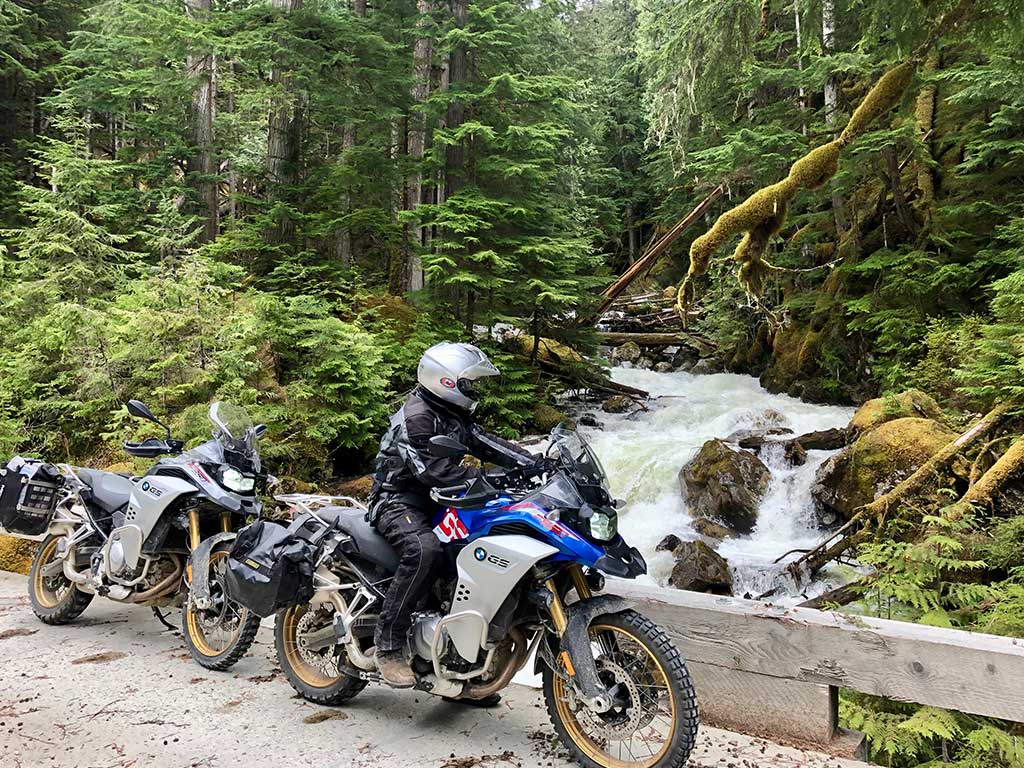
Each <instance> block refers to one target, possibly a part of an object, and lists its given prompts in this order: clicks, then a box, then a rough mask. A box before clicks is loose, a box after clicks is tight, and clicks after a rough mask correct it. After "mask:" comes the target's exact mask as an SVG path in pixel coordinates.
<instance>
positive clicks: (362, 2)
mask: <svg viewBox="0 0 1024 768" xmlns="http://www.w3.org/2000/svg"><path fill="white" fill-rule="evenodd" d="M352 10H353V12H354V13H355V15H356V16H358V17H359V18H365V17H366V0H356V2H355V4H354V6H353V8H352ZM355 145H356V129H355V126H354V125H351V124H350V125H346V126H345V127H344V128H342V130H341V149H342V157H343V158H345V162H348V161H349V159H348V157H347V155H348V154H349V153H350V151H351V150H352V148H353V147H355ZM341 210H342V212H343V213H345V214H346V215H347V214H350V213H352V193H351V191H350V190H349V189H346V190H345V192H344V193H343V194H342V196H341ZM334 238H335V239H334V255H335V258H337V259H338V261H340V262H341V263H342V264H343V265H344V266H346V267H347V266H349V265H351V264H352V230H351V229H350V227H349V225H348V222H345V223H344V224H342V225H341V226H340V227H338V230H337V232H336V233H335V236H334Z"/></svg>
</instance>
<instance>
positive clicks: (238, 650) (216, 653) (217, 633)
mask: <svg viewBox="0 0 1024 768" xmlns="http://www.w3.org/2000/svg"><path fill="white" fill-rule="evenodd" d="M227 560H228V553H227V550H225V549H220V550H216V551H214V552H211V553H210V575H209V580H210V599H211V601H212V605H211V607H210V608H208V609H205V610H203V609H200V608H198V607H197V606H196V605H195V603H194V602H193V601H192V599H191V597H190V596H189V595H188V594H186V595H185V599H184V602H183V603H182V606H181V633H182V636H183V637H184V638H185V645H186V646H187V647H188V652H189V653H190V654H192V658H193V659H195V660H196V661H197V662H199V664H200V665H201V666H203V667H206V668H207V669H212V670H216V671H223V670H225V669H228V668H229V667H231V666H233V665H234V664H235V662H237V661H238V660H239V659H240V658H242V657H243V656H245V654H246V652H247V651H248V650H249V646H251V645H252V641H253V640H254V639H255V638H256V631H257V630H258V629H259V628H260V617H259V616H257V615H256V614H254V613H251V612H250V611H249V610H248V609H247V608H244V607H243V606H241V605H239V604H238V603H236V602H234V601H233V600H229V599H228V598H227V596H226V593H225V590H224V569H225V567H226V566H227Z"/></svg>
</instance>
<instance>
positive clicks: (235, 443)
mask: <svg viewBox="0 0 1024 768" xmlns="http://www.w3.org/2000/svg"><path fill="white" fill-rule="evenodd" d="M208 416H209V418H210V423H212V424H213V437H214V439H215V440H216V441H217V442H218V443H219V444H220V446H221V448H223V450H224V461H225V462H226V463H228V464H231V465H233V466H235V467H237V468H238V469H240V470H242V471H243V472H250V471H251V472H259V471H260V454H259V450H258V449H257V447H256V430H255V427H254V426H253V423H252V419H251V418H250V417H249V412H248V411H247V410H245V408H243V407H242V406H240V405H232V404H231V403H225V402H219V401H218V402H216V403H214V404H213V405H211V406H210V412H209V414H208Z"/></svg>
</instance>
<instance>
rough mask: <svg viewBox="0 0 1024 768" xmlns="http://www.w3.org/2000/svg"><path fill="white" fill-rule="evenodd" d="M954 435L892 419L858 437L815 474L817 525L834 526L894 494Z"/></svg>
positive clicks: (921, 422) (928, 423) (929, 423)
mask: <svg viewBox="0 0 1024 768" xmlns="http://www.w3.org/2000/svg"><path fill="white" fill-rule="evenodd" d="M954 439H956V433H955V432H953V431H951V430H949V429H947V428H946V427H945V426H943V425H942V424H939V423H938V422H936V421H933V420H931V419H922V418H916V417H906V418H902V419H894V420H893V421H887V422H885V423H884V424H881V425H880V426H878V427H876V428H875V429H872V430H871V431H869V432H866V433H864V434H862V435H861V436H860V437H859V438H857V440H856V442H854V443H853V445H850V446H848V447H847V448H844V449H843V450H842V451H840V452H839V453H837V454H835V455H834V456H832V457H830V458H829V459H828V460H827V461H826V462H825V463H824V464H822V465H821V467H820V468H819V469H818V474H817V476H816V478H815V481H814V486H813V487H812V488H811V496H812V497H813V498H814V501H815V504H816V505H817V507H818V514H819V517H820V519H821V521H822V522H823V523H824V524H826V525H832V524H834V523H837V522H840V521H842V520H848V519H849V518H850V517H851V516H852V515H853V513H854V511H855V510H856V509H857V508H858V507H861V506H863V505H864V504H868V503H870V502H872V501H874V500H875V499H877V498H878V497H879V496H881V495H882V494H883V493H887V492H888V491H890V490H892V489H893V488H894V487H895V486H896V485H897V484H898V483H900V482H901V481H902V480H904V479H906V478H907V477H909V476H910V475H911V474H912V473H913V472H914V471H915V470H917V469H918V468H919V467H920V466H921V465H922V464H924V463H925V462H926V461H927V460H928V459H930V458H931V457H932V456H934V455H935V454H936V453H938V452H939V451H940V450H941V449H942V448H944V447H945V446H946V445H947V444H948V443H949V442H950V441H951V440H954Z"/></svg>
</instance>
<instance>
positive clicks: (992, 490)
mask: <svg viewBox="0 0 1024 768" xmlns="http://www.w3.org/2000/svg"><path fill="white" fill-rule="evenodd" d="M1022 470H1024V440H1017V441H1016V442H1015V443H1013V444H1012V445H1011V446H1010V447H1009V448H1008V449H1007V450H1006V453H1004V454H1003V455H1002V456H1000V457H999V459H998V460H997V461H996V463H995V464H993V465H992V466H991V467H989V469H988V471H986V472H985V474H983V475H982V476H981V477H980V478H978V480H977V482H975V483H974V484H973V485H971V487H970V488H968V489H967V492H966V493H964V495H963V496H961V497H960V499H959V500H958V501H957V502H956V503H955V504H950V505H949V506H948V507H946V508H945V509H944V510H943V511H942V516H943V517H944V518H946V519H947V520H951V521H953V520H959V519H960V518H961V517H963V516H964V515H965V514H967V513H968V512H970V511H971V510H972V509H973V508H974V507H976V506H981V505H983V504H987V503H990V502H991V501H992V497H993V496H994V495H995V494H996V492H997V491H998V490H999V489H1000V488H1001V487H1002V486H1003V485H1005V484H1006V483H1007V482H1008V481H1009V480H1011V479H1013V478H1014V477H1016V476H1017V475H1019V474H1020V473H1021V471H1022Z"/></svg>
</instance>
